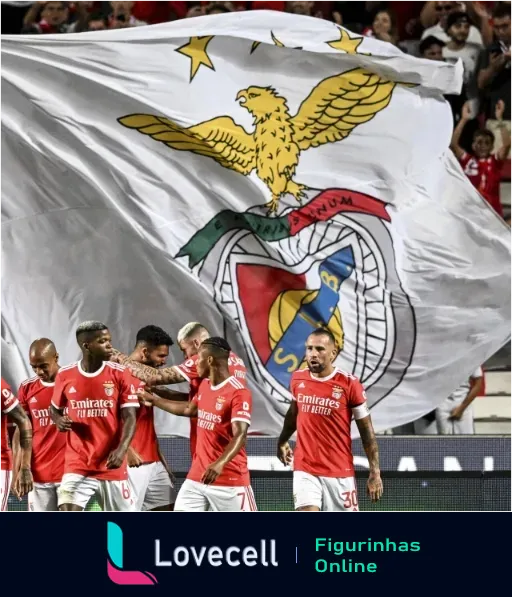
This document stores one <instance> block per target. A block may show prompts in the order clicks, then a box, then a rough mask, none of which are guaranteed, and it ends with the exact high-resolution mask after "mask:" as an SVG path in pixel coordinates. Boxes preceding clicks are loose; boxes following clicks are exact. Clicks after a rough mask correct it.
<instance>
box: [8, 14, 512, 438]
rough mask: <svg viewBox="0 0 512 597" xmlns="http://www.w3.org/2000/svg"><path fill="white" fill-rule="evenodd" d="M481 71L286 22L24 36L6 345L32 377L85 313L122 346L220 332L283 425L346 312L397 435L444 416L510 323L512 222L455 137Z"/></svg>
mask: <svg viewBox="0 0 512 597" xmlns="http://www.w3.org/2000/svg"><path fill="white" fill-rule="evenodd" d="M461 81H462V66H461V65H460V64H458V65H456V66H452V65H448V64H443V63H437V62H429V61H424V60H418V59H415V58H412V57H409V56H406V55H404V54H402V53H401V52H400V51H399V50H398V49H396V48H394V47H393V46H391V45H390V44H385V43H381V42H378V41H375V40H373V39H368V38H364V39H363V38H360V37H358V36H355V35H353V34H351V33H349V32H347V31H345V30H343V29H341V28H340V27H338V26H336V25H334V24H332V23H328V22H325V21H322V20H318V19H311V18H307V17H299V16H295V15H289V14H282V13H277V12H271V13H267V12H247V13H242V14H240V13H236V14H228V15H218V16H211V17H201V18H195V19H190V20H186V21H180V22H175V23H169V24H164V25H159V26H154V27H141V28H134V29H124V30H120V31H109V32H101V33H85V34H78V35H58V36H52V35H46V36H23V37H21V36H17V37H3V38H2V212H3V221H2V257H3V288H2V337H3V338H4V339H5V340H6V341H7V342H10V343H11V344H12V345H13V346H15V347H16V349H17V351H14V354H15V355H16V354H18V353H19V354H21V355H22V356H23V358H24V359H25V361H24V362H25V367H26V368H27V374H28V372H29V369H28V366H27V365H28V364H27V362H26V359H27V356H26V355H27V350H28V346H29V344H30V342H31V340H33V339H34V338H36V337H38V336H49V337H50V338H52V339H53V340H54V341H55V342H56V344H57V348H58V350H59V352H60V354H61V361H62V362H63V363H66V362H68V361H70V360H72V359H76V358H77V356H78V352H77V346H76V343H75V339H74V333H73V332H74V329H75V327H76V326H77V324H78V323H79V322H81V321H82V320H85V319H99V320H103V321H105V322H106V323H108V325H109V327H110V328H111V331H112V332H113V336H114V339H115V344H116V346H118V347H119V348H120V349H122V350H124V351H127V350H129V349H130V348H131V347H132V345H133V342H134V335H135V332H136V331H137V329H138V328H140V327H142V326H143V325H147V324H150V323H154V324H157V325H161V326H163V327H164V328H166V329H167V330H169V331H170V332H171V333H172V334H173V335H174V334H176V331H177V330H178V329H179V327H181V326H182V325H183V324H185V323H186V322H188V321H201V322H203V323H204V324H205V325H207V326H208V327H209V328H210V330H211V332H212V333H215V334H223V335H226V337H227V338H228V339H229V341H230V342H231V344H232V346H233V349H234V350H235V351H236V352H237V353H238V354H239V355H240V356H241V357H243V358H244V360H245V361H246V363H247V365H248V367H249V369H250V382H251V387H252V389H253V391H254V401H255V414H254V425H253V431H255V432H262V433H276V432H278V430H279V429H280V426H281V423H282V417H283V414H284V412H285V411H286V409H287V405H288V403H289V398H290V397H289V393H288V382H289V379H290V375H291V373H292V371H293V370H294V369H295V368H296V367H298V366H300V365H301V363H302V362H303V357H304V341H305V339H306V337H307V335H308V333H309V332H310V331H311V330H313V329H314V328H315V327H317V326H319V325H328V326H329V327H330V329H331V330H332V331H333V333H334V334H335V336H336V338H337V339H338V342H339V344H340V347H341V351H340V355H339V358H338V361H337V363H338V365H339V367H340V368H342V369H343V370H345V371H348V372H350V373H353V374H355V375H356V376H358V377H360V378H361V380H362V382H363V383H364V385H365V387H366V390H367V396H368V400H369V404H370V406H371V412H372V416H373V419H374V422H375V426H376V428H377V429H379V430H382V429H386V428H389V427H393V426H396V425H400V424H403V423H406V422H409V421H411V420H414V419H416V418H417V417H419V416H420V415H422V414H424V413H426V412H429V411H430V410H431V409H432V408H433V407H434V406H435V405H436V404H438V403H440V402H441V401H442V400H443V399H444V398H445V397H446V396H447V395H448V394H449V393H450V392H451V391H452V390H453V389H454V388H455V387H456V386H457V385H458V384H459V383H460V382H461V381H462V380H463V379H465V378H467V377H468V375H469V374H470V373H471V372H472V371H473V370H474V369H475V367H476V366H477V365H480V364H481V363H482V362H483V361H485V360H486V359H487V358H488V357H489V356H491V355H492V354H493V353H494V352H495V351H496V350H497V349H499V348H500V347H501V346H502V345H503V344H504V343H505V342H506V341H507V339H508V338H509V336H510V234H509V230H508V229H507V227H506V226H505V225H504V224H503V222H502V221H500V220H499V218H498V217H497V216H496V215H495V214H494V212H492V210H491V209H490V208H489V207H488V206H487V204H486V203H485V202H484V200H483V199H482V198H480V196H479V195H478V194H477V192H476V191H475V190H473V188H472V187H471V185H470V184H469V182H468V181H467V180H466V178H465V176H464V175H463V173H462V171H461V169H460V168H459V166H458V164H457V162H456V161H455V159H454V158H453V156H452V154H451V153H450V152H449V150H448V145H449V140H450V136H451V130H452V117H451V113H450V108H449V106H448V105H447V103H446V102H445V101H444V100H443V94H446V93H457V92H458V91H459V90H460V87H461ZM175 357H176V358H177V357H178V355H177V353H175ZM15 364H16V363H15ZM19 381H21V380H19ZM159 431H160V432H161V433H162V432H165V433H177V434H186V433H187V425H186V424H185V425H183V424H181V423H180V422H178V421H177V419H176V418H174V417H171V416H170V415H169V416H165V417H164V416H162V417H161V419H160V420H159Z"/></svg>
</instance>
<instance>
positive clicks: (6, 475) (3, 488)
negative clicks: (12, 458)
mask: <svg viewBox="0 0 512 597" xmlns="http://www.w3.org/2000/svg"><path fill="white" fill-rule="evenodd" d="M0 472H1V475H0V499H1V504H2V509H1V512H7V503H8V502H9V491H11V482H12V471H0Z"/></svg>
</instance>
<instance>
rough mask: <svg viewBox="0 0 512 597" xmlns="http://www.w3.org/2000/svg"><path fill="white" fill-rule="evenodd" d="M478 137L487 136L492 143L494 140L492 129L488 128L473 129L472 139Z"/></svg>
mask: <svg viewBox="0 0 512 597" xmlns="http://www.w3.org/2000/svg"><path fill="white" fill-rule="evenodd" d="M478 137H487V138H488V139H490V140H491V141H492V143H493V144H494V140H495V137H494V133H493V132H492V131H490V130H489V129H478V130H477V131H475V133H474V135H473V140H475V139H477V138H478Z"/></svg>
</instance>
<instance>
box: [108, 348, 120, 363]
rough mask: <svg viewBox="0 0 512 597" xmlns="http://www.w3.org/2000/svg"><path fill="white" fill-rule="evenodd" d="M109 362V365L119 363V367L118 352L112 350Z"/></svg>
mask: <svg viewBox="0 0 512 597" xmlns="http://www.w3.org/2000/svg"><path fill="white" fill-rule="evenodd" d="M109 360H110V362H111V363H119V364H120V365H121V364H122V363H121V353H120V352H119V350H116V349H115V348H113V349H112V354H111V355H110V359H109Z"/></svg>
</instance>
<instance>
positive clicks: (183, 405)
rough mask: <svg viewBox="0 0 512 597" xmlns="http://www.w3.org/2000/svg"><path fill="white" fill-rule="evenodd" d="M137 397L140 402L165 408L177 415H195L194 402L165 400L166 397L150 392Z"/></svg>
mask: <svg viewBox="0 0 512 597" xmlns="http://www.w3.org/2000/svg"><path fill="white" fill-rule="evenodd" d="M139 398H140V400H141V401H142V402H144V403H146V404H150V405H151V406H154V407H156V408H159V409H160V410H165V412H168V413H171V415H176V416H177V417H197V404H196V403H195V402H183V401H180V402H178V401H177V400H167V398H161V397H160V396H157V395H156V394H153V393H150V392H143V393H142V394H139ZM187 398H188V397H187Z"/></svg>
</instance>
